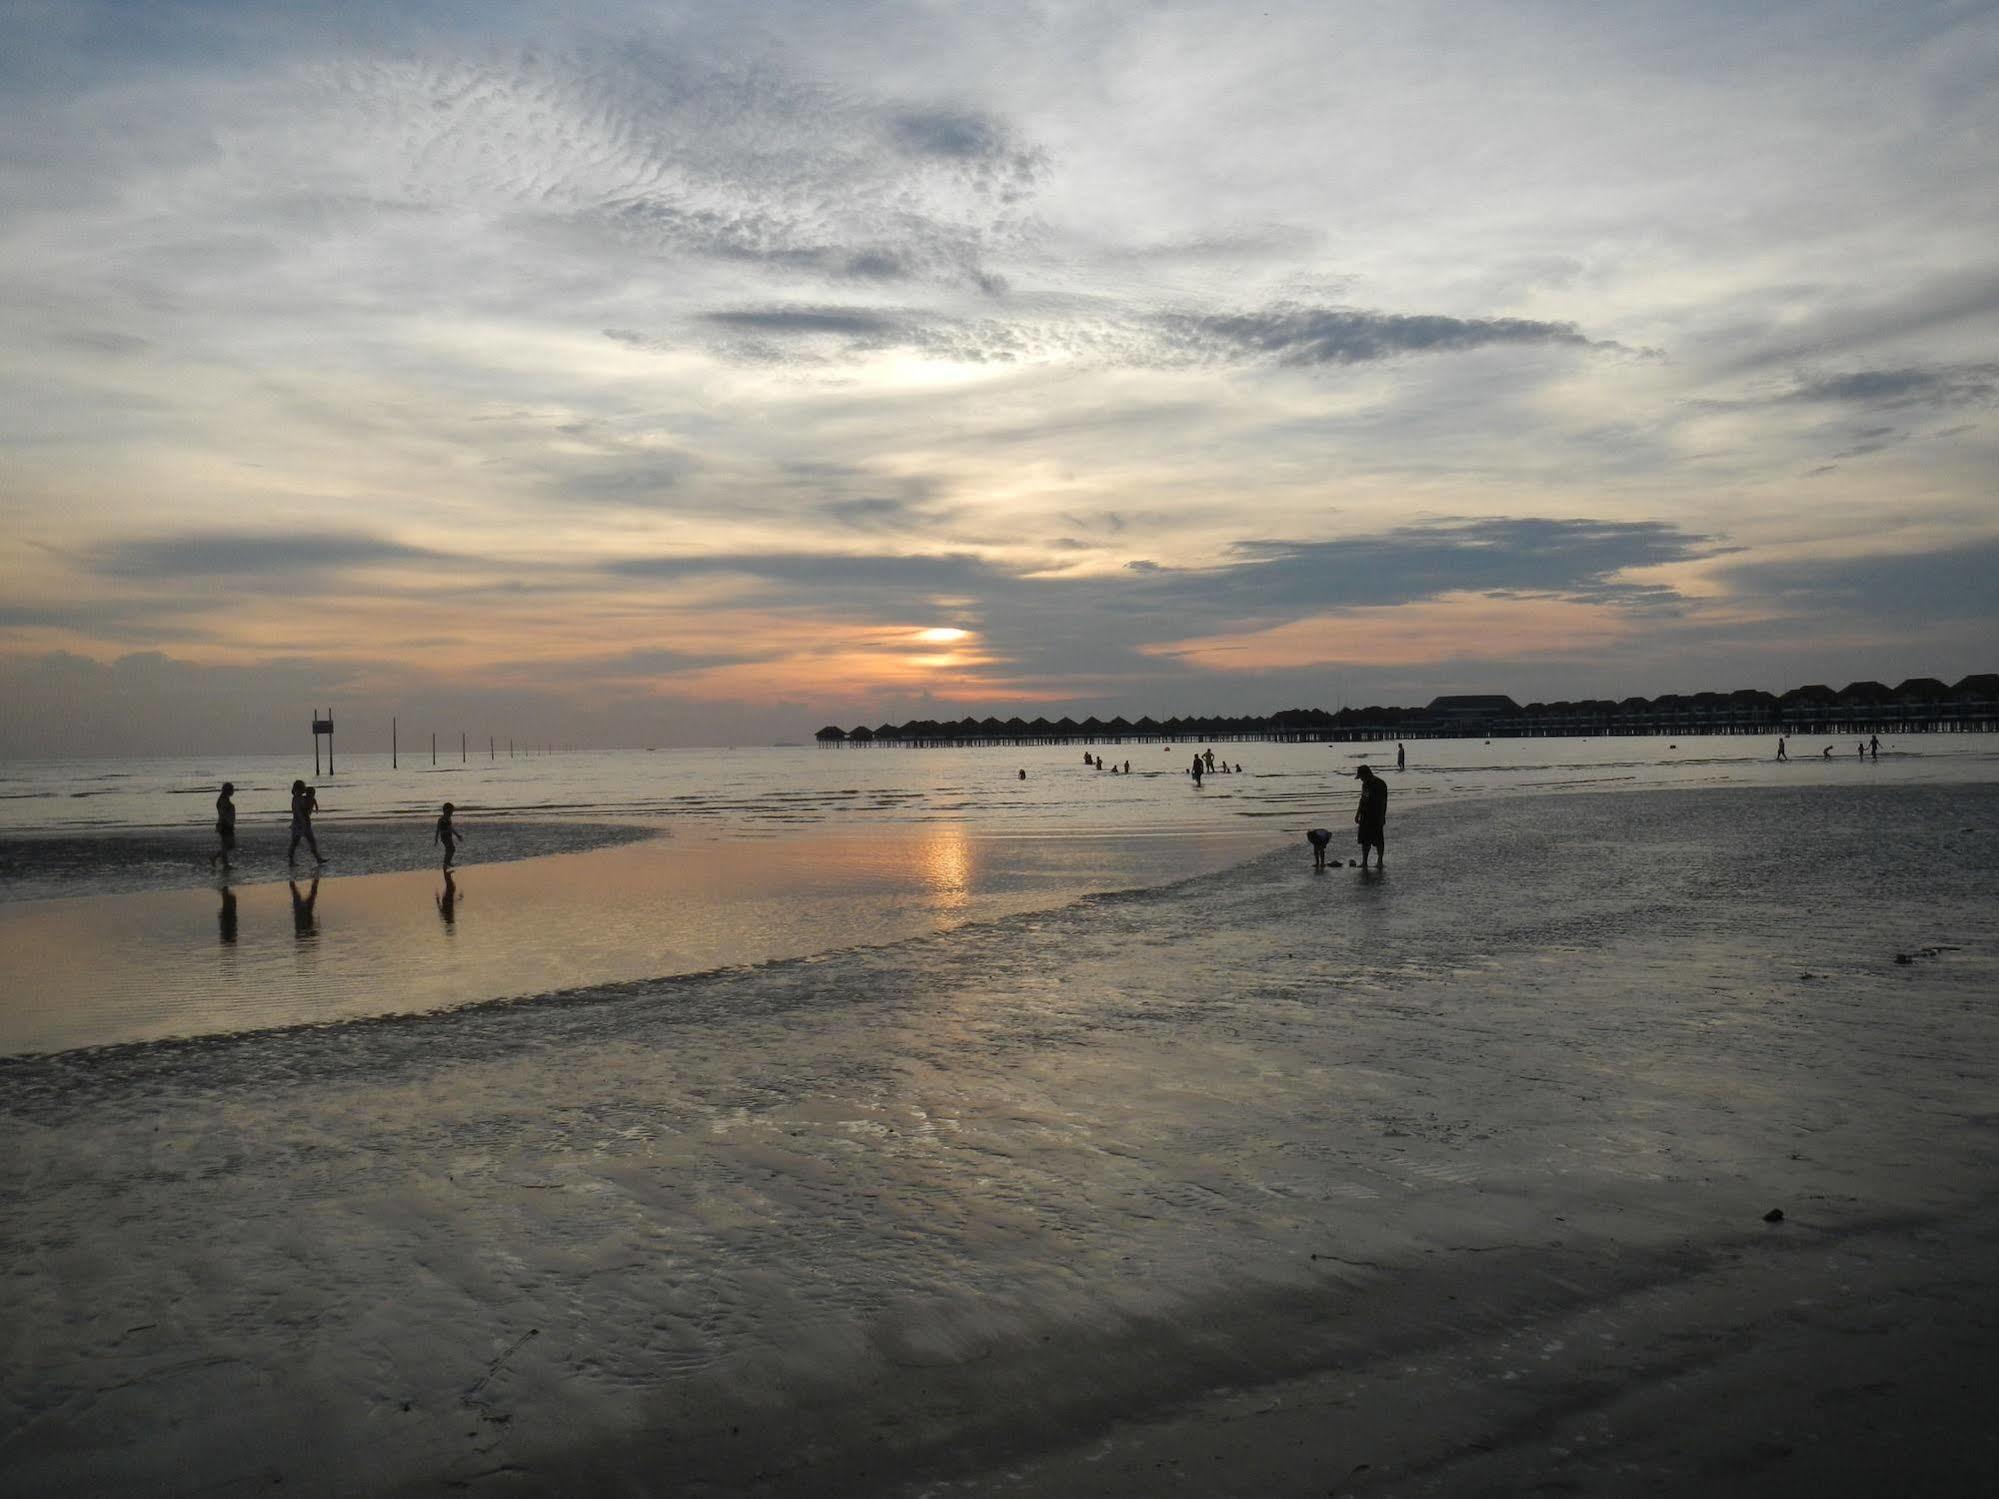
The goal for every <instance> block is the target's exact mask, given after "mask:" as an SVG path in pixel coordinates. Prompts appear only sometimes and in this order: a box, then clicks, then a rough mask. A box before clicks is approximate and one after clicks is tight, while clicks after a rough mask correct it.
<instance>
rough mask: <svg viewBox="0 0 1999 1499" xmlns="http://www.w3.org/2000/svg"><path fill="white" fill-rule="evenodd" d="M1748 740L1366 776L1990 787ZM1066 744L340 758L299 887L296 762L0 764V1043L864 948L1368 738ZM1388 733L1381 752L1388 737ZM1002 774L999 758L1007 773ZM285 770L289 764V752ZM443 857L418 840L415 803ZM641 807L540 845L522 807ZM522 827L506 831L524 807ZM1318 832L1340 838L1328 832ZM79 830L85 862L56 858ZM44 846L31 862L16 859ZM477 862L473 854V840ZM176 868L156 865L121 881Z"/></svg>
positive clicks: (576, 820) (1181, 842)
mask: <svg viewBox="0 0 1999 1499" xmlns="http://www.w3.org/2000/svg"><path fill="white" fill-rule="evenodd" d="M1793 748H1794V751H1795V752H1796V758H1794V759H1793V760H1791V761H1790V762H1789V763H1787V764H1779V763H1777V762H1775V761H1774V759H1773V758H1772V755H1773V752H1774V741H1773V740H1766V739H1732V738H1731V739H1721V738H1716V739H1688V740H1685V741H1671V740H1665V739H1656V740H1655V739H1613V740H1597V741H1584V740H1495V741H1492V742H1491V743H1490V744H1487V743H1483V742H1481V741H1476V740H1460V741H1452V742H1422V741H1419V742H1415V743H1412V744H1411V745H1410V746H1409V751H1410V763H1409V767H1408V769H1407V770H1406V771H1404V772H1402V773H1400V774H1397V773H1395V772H1394V771H1393V770H1392V769H1389V770H1388V771H1387V774H1388V777H1389V784H1390V787H1391V803H1390V806H1391V816H1390V824H1389V827H1390V849H1391V854H1392V855H1393V854H1394V853H1395V852H1396V851H1397V850H1398V848H1400V847H1401V846H1402V845H1401V844H1400V843H1399V842H1398V840H1399V839H1403V838H1406V837H1407V836H1408V835H1409V834H1410V833H1412V832H1415V831H1418V830H1420V829H1422V828H1423V827H1424V826H1425V824H1426V822H1428V823H1430V824H1432V825H1435V824H1436V820H1437V819H1448V818H1450V817H1451V816H1452V815H1453V814H1452V810H1451V809H1452V808H1454V807H1457V806H1461V805H1463V804H1464V803H1466V802H1468V801H1474V800H1484V799H1488V798H1492V797H1498V796H1506V797H1513V796H1526V797H1535V796H1549V795H1553V794H1559V793H1569V792H1579V791H1602V792H1615V791H1619V790H1634V789H1637V790H1647V789H1667V788H1729V787H1735V788H1745V787H1776V786H1782V787H1788V788H1796V789H1809V788H1818V787H1824V788H1839V789H1853V788H1860V787H1867V788H1886V787H1896V786H1911V787H1912V786H1934V785H1951V784H1970V783H1974V782H1980V781H1991V780H1999V739H1995V737H1994V736H1981V735H1952V736H1925V737H1920V738H1911V739H1909V740H1906V741H1897V742H1891V743H1887V744H1884V746H1883V750H1882V755H1881V758H1880V759H1879V760H1878V761H1877V760H1871V759H1870V760H1864V761H1863V760H1861V759H1860V758H1858V757H1857V756H1855V754H1854V753H1853V745H1852V744H1851V743H1850V742H1846V743H1842V744H1841V745H1840V746H1838V748H1840V749H1842V750H1843V751H1844V753H1841V754H1836V755H1835V756H1834V757H1833V758H1832V759H1829V760H1828V759H1824V758H1822V757H1820V756H1818V755H1816V754H1814V753H1812V751H1814V750H1816V749H1817V748H1819V746H1818V745H1815V744H1814V745H1794V747H1793ZM1098 750H1099V752H1101V753H1103V755H1104V757H1105V760H1106V762H1107V763H1109V761H1110V759H1111V757H1112V755H1113V754H1115V755H1116V756H1117V763H1118V764H1119V765H1120V766H1122V765H1123V764H1124V763H1125V761H1126V759H1127V758H1128V759H1129V761H1130V764H1131V766H1132V772H1133V773H1132V774H1130V775H1124V774H1121V773H1120V774H1117V775H1112V774H1110V773H1109V771H1107V770H1106V771H1102V772H1099V771H1096V770H1094V769H1089V768H1086V767H1085V766H1084V765H1083V763H1082V758H1083V751H1082V749H1081V748H1074V749H1059V750H1058V749H1051V748H1043V749H1033V750H998V749H988V750H939V751H898V750H821V749H817V748H808V749H761V750H727V751H693V750H685V751H666V752H658V753H650V752H635V753H634V752H628V753H620V754H571V755H556V756H547V757H537V758H532V759H526V758H523V759H513V760H508V759H505V758H501V759H497V760H486V761H483V762H482V761H480V760H478V759H476V758H474V759H472V760H470V761H468V762H466V763H463V764H449V763H446V764H440V765H439V766H438V767H436V768H435V769H432V768H431V766H430V765H429V764H428V757H427V756H426V757H424V760H423V762H422V763H419V764H411V763H410V762H409V761H408V760H407V759H406V760H405V762H404V764H403V765H402V766H401V767H400V768H397V769H392V768H391V767H390V766H389V764H388V761H387V759H386V757H373V756H357V757H354V758H352V759H349V758H346V757H343V758H342V759H341V761H340V762H339V764H340V773H339V775H338V776H337V777H329V778H322V779H321V780H320V781H319V782H318V783H317V784H318V787H319V796H320V802H321V806H322V808H323V810H322V813H321V816H320V819H319V822H320V841H321V845H322V847H323V848H324V849H325V850H326V852H327V853H328V855H329V857H330V858H331V860H332V862H331V863H330V864H329V865H328V866H327V868H326V870H325V871H324V873H323V874H322V876H321V877H320V878H318V879H317V880H315V879H313V878H311V877H310V876H309V875H307V874H306V873H305V872H304V871H303V870H301V871H298V872H297V873H298V875H299V877H298V878H296V879H287V878H286V876H287V875H288V874H291V873H293V871H289V870H287V868H286V866H285V864H284V860H283V852H284V845H285V822H286V817H287V812H286V790H287V788H288V786H289V784H290V781H291V779H292V778H293V777H295V776H299V775H301V774H304V773H307V772H309V769H310V765H309V763H308V765H307V766H305V767H301V766H299V765H298V764H297V763H296V761H295V760H278V759H254V758H244V759H226V758H206V759H201V760H156V761H65V762H43V763H39V764H31V765H20V764H16V765H11V766H7V767H4V768H0V860H5V861H7V863H6V865H5V868H6V870H7V871H9V874H10V877H9V878H6V879H0V1053H10V1052H11V1053H20V1052H31V1051H35V1052H38V1051H52V1050H62V1049H68V1048H74V1047H81V1046H91V1045H102V1044H107V1043H113V1042H127V1041H145V1040H156V1039H162V1038H167V1037H176V1036H193V1035H205V1034H217V1033H224V1032H236V1031H243V1030H253V1029H261V1028H266V1027H271V1026H281V1025H291V1024H298V1023H302V1022H303V1023H312V1022H326V1021H338V1020H349V1019H356V1018H361V1017H366V1016H375V1015H384V1014H402V1013H412V1012H417V1011H429V1010H436V1009H443V1008H449V1007H452V1006H456V1005H462V1004H467V1003H474V1002H479V1001H485V1000H492V999H498V998H509V997H521V996H531V995H537V994H544V993H553V992H557V991H562V990H566V989H573V988H577V987H579V986H583V985H590V984H602V983H606V982H616V981H626V980H640V979H647V978H653V977H659V976H663V975H669V974H686V973H697V972H705V971H709V970H713V969H718V968H725V967H730V966H736V965H743V964H755V963H764V962H769V961H773V960H779V959H791V958H803V957H810V956H812V955H815V954H823V953H830V952H835V951H839V950H843V949H848V948H853V947H856V946H868V945H879V944H884V943H891V942H897V941H901V940H904V939H907V938H910V937H916V936H922V935H924V934H927V933H931V932H935V931H939V930H943V929H947V928H950V927H954V926H959V925H963V924H964V923H967V922H975V921H984V920H992V919H998V918H1003V917H1007V916H1011V915H1017V914H1019V913H1023V912H1027V911H1033V910H1047V909H1052V908H1055V907H1058V906H1062V905H1065V904H1068V903H1070V902H1073V901H1075V900H1077V899H1079V898H1082V897H1084V896H1088V895H1091V894H1097V893H1102V892H1106V891H1115V890H1128V889H1134V888H1142V887H1154V886H1159V885H1163V884H1167V883H1171V882H1176V881H1186V880H1189V879H1193V880H1197V881H1198V880H1207V881H1211V882H1213V884H1214V888H1215V889H1216V890H1217V891H1218V892H1219V891H1221V890H1225V889H1227V888H1229V887H1230V885H1231V883H1232V882H1233V881H1234V880H1235V879H1236V875H1235V873H1233V871H1236V870H1238V869H1239V867H1240V866H1241V865H1242V864H1243V861H1245V860H1249V859H1253V858H1255V857H1257V856H1259V855H1263V854H1268V853H1271V852H1273V851H1275V850H1281V849H1285V848H1289V847H1293V846H1295V847H1297V848H1298V849H1299V855H1298V856H1299V858H1300V860H1301V861H1303V859H1304V853H1303V846H1302V843H1300V841H1299V835H1300V833H1301V831H1302V830H1303V829H1304V828H1306V827H1310V826H1313V825H1318V824H1323V825H1326V826H1328V827H1332V828H1335V829H1344V828H1345V827H1346V826H1347V825H1348V823H1349V822H1350V820H1351V810H1350V809H1351V807H1352V805H1353V802H1354V783H1353V781H1352V780H1351V778H1350V775H1351V771H1352V768H1353V766H1354V765H1355V764H1356V763H1359V762H1361V761H1363V760H1365V761H1369V762H1371V763H1373V764H1375V765H1377V766H1392V765H1393V757H1394V746H1393V745H1392V744H1391V745H1386V746H1367V747H1360V746H1351V745H1341V746H1330V747H1329V746H1322V745H1275V744H1262V743H1243V744H1229V745H1225V746H1218V747H1217V756H1218V760H1219V759H1220V758H1221V756H1222V755H1223V754H1224V753H1225V754H1226V756H1227V759H1228V760H1229V762H1230V763H1231V764H1233V763H1236V762H1240V763H1241V764H1242V766H1243V770H1242V772H1241V773H1240V774H1229V775H1225V776H1222V775H1218V776H1211V777H1209V778H1208V779H1207V781H1206V782H1205V783H1204V784H1203V785H1202V786H1201V787H1199V788H1198V789H1197V788H1196V787H1195V786H1194V785H1193V783H1192V781H1191V780H1190V778H1189V777H1188V776H1187V775H1186V774H1185V773H1184V766H1185V764H1186V762H1187V761H1188V760H1189V759H1190V758H1191V756H1192V752H1193V746H1191V745H1176V746H1174V747H1173V748H1172V750H1171V751H1168V750H1166V749H1165V748H1164V747H1162V746H1159V745H1127V746H1099V747H1098ZM1384 751H1385V753H1384ZM1023 769H1024V770H1025V771H1026V772H1027V776H1026V779H1024V780H1023V779H1021V777H1020V774H1019V772H1020V771H1021V770H1023ZM308 778H309V775H308ZM224 779H228V780H232V781H234V782H235V783H236V785H237V787H238V791H237V796H236V800H237V804H238V807H239V809H240V810H239V836H240V839H241V854H242V863H241V865H240V866H239V869H238V871H237V873H236V874H235V875H234V876H233V878H232V880H230V881H219V880H214V879H212V878H211V877H209V876H208V874H207V871H206V868H205V863H204V857H205V850H206V847H207V842H206V838H207V835H206V832H205V830H206V828H207V825H208V823H209V821H210V819H211V817H212V812H211V805H210V804H211V802H212V800H213V797H214V792H215V787H216V785H217V783H218V782H220V781H221V780H224ZM447 799H448V800H451V801H452V802H454V803H456V804H457V806H458V807H459V808H460V813H459V817H460V821H461V824H462V825H463V827H464V828H465V830H466V833H467V838H466V843H465V847H464V850H463V853H462V855H461V857H462V859H463V860H464V867H462V868H461V869H460V870H459V871H458V872H457V873H456V874H455V876H454V877H453V878H451V879H450V880H446V879H445V878H444V877H443V875H442V874H441V873H439V872H438V871H437V870H436V869H435V868H424V867H416V866H420V865H427V864H430V863H431V861H432V859H433V855H432V853H431V850H430V847H429V837H430V828H431V820H432V818H433V817H434V815H435V811H436V808H437V806H438V804H439V803H440V802H442V801H444V800H447ZM549 823H556V824H560V825H563V826H566V827H568V828H569V829H570V830H571V832H570V834H568V835H565V836H569V837H570V839H571V843H572V845H573V844H574V842H575V840H576V838H578V837H580V836H581V835H582V832H583V830H584V829H585V828H586V826H587V825H591V824H606V823H616V824H621V825H625V827H626V829H627V831H628V832H629V830H630V829H631V828H632V827H633V826H636V827H639V828H642V829H644V830H645V832H646V833H647V835H648V836H646V837H645V838H644V839H643V840H642V841H639V842H628V843H625V844H622V845H620V846H617V847H603V848H597V849H594V850H591V851H586V852H565V853H554V854H543V855H541V856H537V857H520V855H521V854H523V853H535V852H537V850H538V849H540V848H543V847H548V846H553V845H551V844H549V843H548V842H547V841H546V840H544V841H543V842H542V843H537V842H536V841H535V838H534V837H533V836H532V826H536V825H546V824H549ZM524 826H527V829H528V831H527V832H526V833H523V831H522V829H523V827H524ZM1337 848H1338V845H1336V851H1337ZM79 850H80V851H81V853H82V855H83V857H82V858H81V859H80V860H78V859H76V858H74V857H73V856H75V855H77V854H78V851H79ZM58 857H60V858H62V859H63V860H65V861H68V862H67V863H66V864H65V868H64V872H63V878H62V880H60V881H56V882H53V883H52V882H51V880H50V879H49V878H46V877H43V876H45V875H46V873H47V871H46V870H44V871H42V874H41V875H38V872H37V861H38V860H39V861H42V862H43V863H49V862H50V861H53V860H55V859H56V858H58ZM482 859H484V860H486V861H487V862H480V861H481V860H482ZM135 882H136V885H139V886H173V887H178V888H135Z"/></svg>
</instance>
